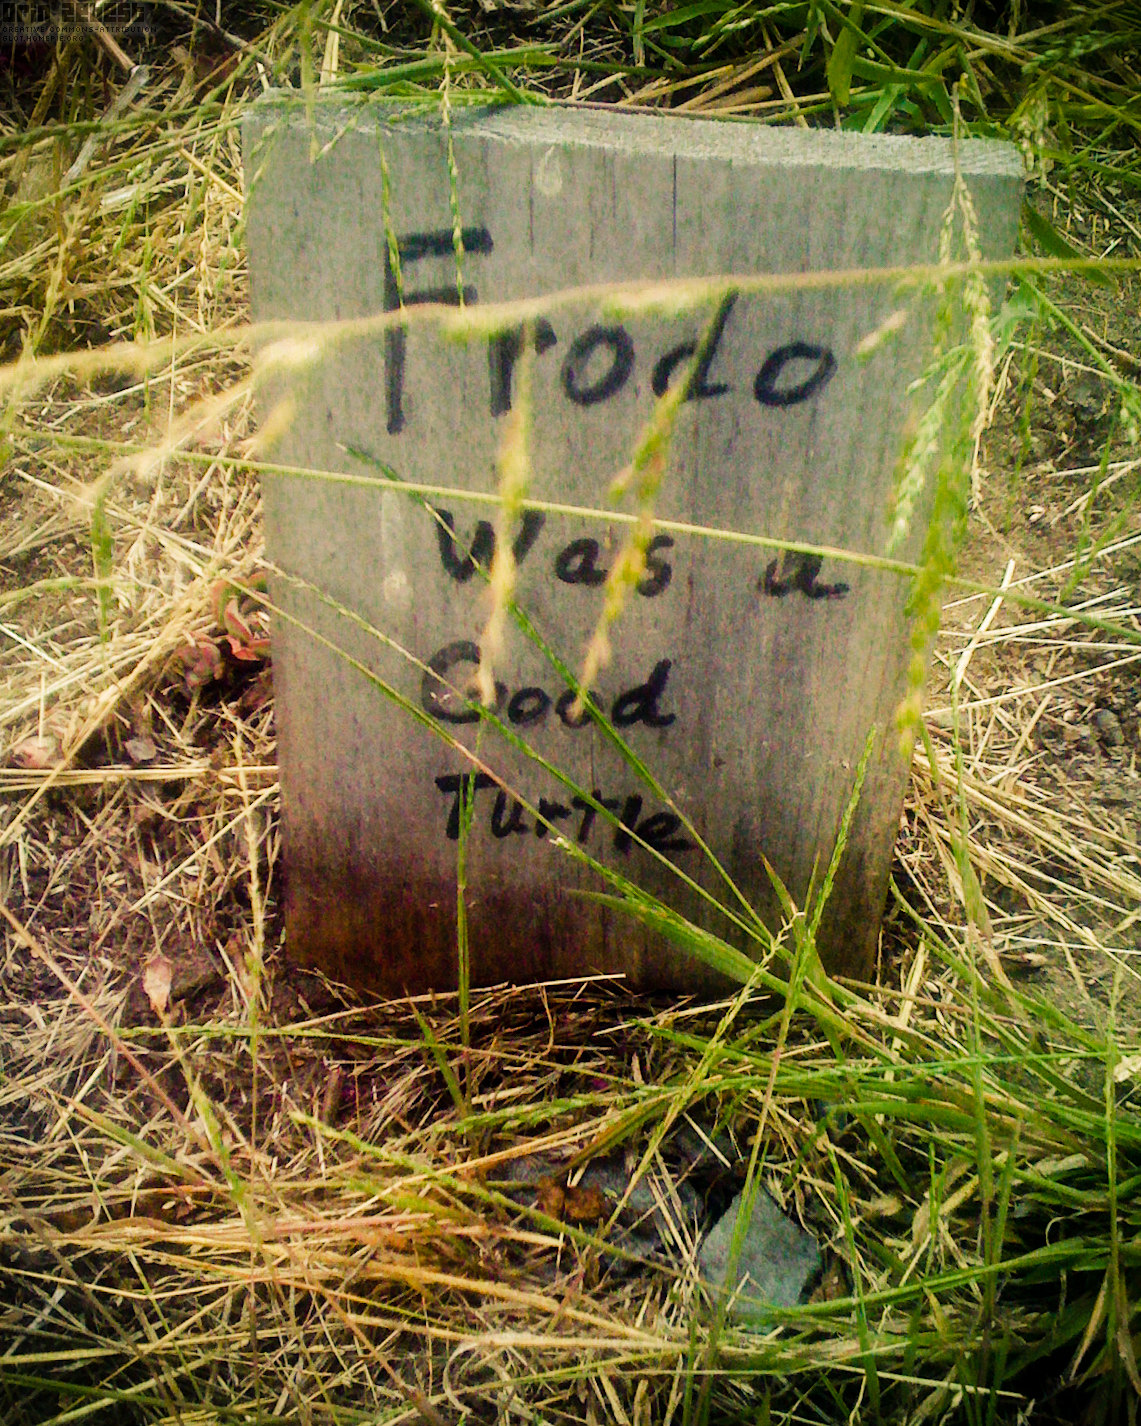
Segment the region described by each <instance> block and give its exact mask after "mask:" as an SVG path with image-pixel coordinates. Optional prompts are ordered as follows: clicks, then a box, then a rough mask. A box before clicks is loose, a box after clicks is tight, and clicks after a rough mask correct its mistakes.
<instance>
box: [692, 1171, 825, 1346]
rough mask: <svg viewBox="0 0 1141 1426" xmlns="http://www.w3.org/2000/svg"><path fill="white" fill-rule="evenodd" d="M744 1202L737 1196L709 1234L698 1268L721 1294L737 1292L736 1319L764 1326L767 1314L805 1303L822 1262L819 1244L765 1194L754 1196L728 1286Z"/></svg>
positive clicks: (699, 1251)
mask: <svg viewBox="0 0 1141 1426" xmlns="http://www.w3.org/2000/svg"><path fill="white" fill-rule="evenodd" d="M743 1198H744V1195H743V1193H739V1194H738V1195H737V1197H736V1198H735V1199H734V1200H733V1202H732V1203H731V1204H730V1205H729V1208H728V1210H727V1211H726V1212H725V1214H724V1215H723V1216H722V1217H721V1218H719V1219H718V1220H717V1222H716V1223H715V1224H714V1225H713V1227H712V1228H711V1229H710V1230H709V1232H708V1233H707V1234H706V1237H705V1241H704V1242H703V1243H702V1245H701V1247H700V1248H699V1249H698V1254H697V1262H698V1267H699V1268H700V1269H701V1276H702V1277H703V1278H704V1279H705V1280H706V1281H707V1282H708V1283H709V1284H710V1285H711V1286H712V1287H714V1288H715V1289H717V1290H718V1291H720V1292H721V1293H724V1294H729V1295H732V1294H734V1293H738V1289H739V1293H738V1295H737V1297H736V1299H735V1301H734V1303H733V1306H732V1315H733V1316H734V1317H735V1318H736V1319H737V1320H738V1321H741V1322H746V1323H748V1322H754V1323H757V1324H758V1325H760V1324H763V1323H765V1322H766V1320H767V1313H766V1308H769V1307H795V1306H796V1304H797V1303H798V1302H800V1301H802V1299H803V1297H804V1293H805V1290H806V1288H807V1287H808V1285H809V1284H810V1282H811V1281H812V1279H813V1278H814V1277H815V1276H816V1274H817V1273H818V1272H819V1271H820V1266H821V1261H822V1259H821V1256H820V1248H819V1247H818V1246H817V1243H816V1239H815V1238H813V1237H812V1235H811V1234H809V1233H806V1232H805V1231H804V1229H803V1228H801V1227H800V1226H799V1224H797V1223H794V1222H793V1221H792V1219H791V1218H788V1217H786V1215H785V1214H784V1213H782V1212H781V1210H780V1209H779V1208H778V1207H777V1205H776V1203H774V1202H773V1200H772V1198H770V1197H769V1195H768V1194H767V1193H765V1192H764V1191H763V1190H762V1191H761V1192H759V1193H758V1194H757V1195H756V1201H755V1202H754V1204H753V1211H752V1215H751V1217H750V1218H749V1223H748V1226H747V1228H746V1229H745V1232H744V1236H743V1238H742V1240H741V1249H740V1254H739V1256H738V1257H737V1261H736V1270H735V1272H734V1273H733V1277H732V1281H729V1280H728V1278H729V1268H730V1262H729V1259H730V1252H731V1248H732V1244H733V1235H734V1233H735V1231H736V1228H737V1217H738V1214H739V1212H740V1210H741V1204H742V1201H743Z"/></svg>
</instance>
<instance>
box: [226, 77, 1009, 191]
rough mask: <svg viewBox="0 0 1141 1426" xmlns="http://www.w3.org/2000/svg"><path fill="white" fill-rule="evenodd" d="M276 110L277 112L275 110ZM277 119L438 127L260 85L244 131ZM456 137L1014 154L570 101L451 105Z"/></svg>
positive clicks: (977, 142) (752, 153)
mask: <svg viewBox="0 0 1141 1426" xmlns="http://www.w3.org/2000/svg"><path fill="white" fill-rule="evenodd" d="M279 116H280V117H279ZM281 118H284V120H285V122H286V123H287V125H288V127H289V128H291V129H298V128H301V129H304V128H306V127H308V126H309V125H310V124H312V126H313V129H314V131H315V132H317V133H320V134H321V136H322V137H324V138H333V137H335V136H336V134H337V132H338V130H339V129H340V130H344V131H345V132H346V134H347V132H350V131H352V130H354V129H356V130H361V129H365V130H366V131H369V132H375V131H377V130H379V129H384V128H391V129H393V130H396V129H398V128H405V127H409V126H410V127H413V128H415V129H418V130H419V131H420V132H433V131H442V130H443V128H444V123H443V120H442V119H441V118H440V116H439V113H438V111H437V110H435V109H432V110H426V109H425V108H424V106H422V105H413V104H409V103H408V101H392V100H382V101H377V100H375V99H353V98H352V97H346V96H344V95H336V96H329V97H324V96H318V97H317V99H316V100H315V101H314V102H313V104H312V105H311V106H310V105H307V103H306V100H305V99H304V97H303V96H302V95H300V94H298V93H296V92H293V91H288V90H270V91H268V92H267V93H265V94H263V95H262V96H261V97H260V98H259V99H258V101H257V102H256V103H255V104H254V105H252V106H251V108H250V109H249V110H248V111H247V115H246V119H245V124H246V126H247V130H248V131H249V132H248V134H247V137H248V138H253V137H255V136H256V137H259V138H260V137H262V136H266V135H268V132H269V131H270V130H271V129H274V128H276V127H278V126H279V125H280V123H281ZM452 132H453V134H454V135H456V136H457V137H460V136H466V135H473V134H481V135H484V136H486V137H488V138H492V139H499V140H501V141H503V142H505V143H523V144H563V145H568V146H580V147H584V148H597V149H604V150H609V151H611V152H613V153H627V154H631V155H638V154H644V155H646V156H661V157H668V158H686V159H698V160H700V159H710V160H720V161H722V162H724V161H727V160H728V161H731V162H733V163H735V164H740V165H743V166H749V165H757V166H760V167H769V166H773V165H783V166H787V167H800V168H823V169H834V170H837V171H840V170H843V169H850V170H851V169H855V170H868V171H871V170H891V169H895V170H896V171H898V172H899V173H901V174H910V175H920V174H928V173H930V174H948V175H949V174H952V173H953V172H954V170H955V151H956V147H957V148H958V158H959V168H960V171H961V172H962V173H964V174H969V175H971V176H972V177H978V176H981V175H988V176H993V177H996V178H1006V179H1017V180H1018V181H1019V182H1021V181H1022V178H1023V165H1022V156H1021V154H1020V153H1019V151H1018V149H1017V148H1016V147H1015V145H1014V144H1012V143H1008V142H1006V141H1005V140H1002V139H963V140H960V141H959V142H958V144H957V145H956V142H955V140H953V139H949V138H942V137H939V136H928V137H924V138H917V137H915V136H914V135H909V134H861V133H850V132H848V131H846V130H836V129H801V128H793V127H791V126H781V125H773V124H760V123H755V124H750V123H742V122H739V121H738V122H727V121H726V120H724V119H714V118H708V117H704V116H700V115H687V114H686V115H683V114H672V113H661V114H647V113H628V112H625V111H623V110H620V109H602V108H586V107H583V106H579V105H574V104H551V105H543V106H539V105H514V104H486V105H473V106H471V107H470V108H468V107H465V108H463V109H459V110H455V111H453V115H452Z"/></svg>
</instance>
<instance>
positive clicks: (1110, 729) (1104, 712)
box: [1093, 708, 1125, 748]
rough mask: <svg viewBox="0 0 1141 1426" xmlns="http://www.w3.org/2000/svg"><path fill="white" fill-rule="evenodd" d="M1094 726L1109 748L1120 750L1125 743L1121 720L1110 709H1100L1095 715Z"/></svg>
mask: <svg viewBox="0 0 1141 1426" xmlns="http://www.w3.org/2000/svg"><path fill="white" fill-rule="evenodd" d="M1093 725H1094V727H1095V728H1096V729H1097V735H1098V737H1099V738H1100V739H1101V741H1102V742H1103V743H1104V744H1105V746H1106V747H1107V748H1119V747H1120V746H1121V745H1122V743H1123V742H1124V741H1125V734H1124V733H1123V732H1122V731H1121V720H1120V719H1119V718H1118V716H1117V714H1116V713H1114V712H1113V711H1112V710H1111V709H1109V708H1099V709H1098V710H1097V712H1096V713H1095V714H1094V715H1093Z"/></svg>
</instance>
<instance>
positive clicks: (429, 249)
mask: <svg viewBox="0 0 1141 1426" xmlns="http://www.w3.org/2000/svg"><path fill="white" fill-rule="evenodd" d="M460 237H461V241H462V246H463V252H464V254H465V256H469V257H470V256H478V255H486V254H488V253H490V252H493V251H494V248H495V244H494V242H493V241H492V237H491V233H490V232H489V230H488V229H487V228H484V227H469V228H463V229H462V230H461V234H460ZM455 239H456V235H455V232H454V231H453V229H451V228H438V229H433V230H432V231H430V232H424V233H408V234H405V235H404V236H402V237H400V238H398V239H397V240H396V241H395V243H394V244H393V246H395V248H396V253H397V256H398V261H399V266H398V267H396V266H394V264H393V253H392V252H391V251H389V250H386V253H385V270H384V309H385V311H386V312H394V311H397V310H399V309H400V308H402V307H412V306H417V305H420V304H423V303H427V302H443V303H448V304H449V305H452V306H455V305H456V304H458V302H459V300H460V296H459V288H458V286H457V284H456V282H455V281H454V279H453V281H452V282H451V283H450V284H448V285H441V286H437V287H419V288H414V287H411V286H408V285H407V284H406V283H405V276H406V274H407V273H408V270H409V268H410V267H411V266H412V265H413V264H414V263H417V262H420V261H422V260H423V259H425V258H430V257H437V258H439V257H454V255H455V252H456V241H455ZM478 297H479V294H478V291H477V289H476V288H475V287H474V286H473V285H472V284H471V283H465V284H464V289H463V300H464V302H465V303H466V304H468V305H471V304H472V303H474V302H476V301H478ZM736 302H737V294H736V293H735V292H730V293H728V294H727V295H726V296H725V297H724V298H723V299H722V301H721V305H720V306H719V307H718V309H717V313H716V315H715V316H714V318H713V323H712V326H711V328H710V331H709V334H708V337H707V339H706V340H705V341H704V342H702V343H699V342H698V341H697V339H696V338H692V339H689V340H687V341H684V342H679V343H678V344H677V345H676V346H673V347H671V348H670V349H669V350H668V351H665V352H662V353H661V354H660V355H659V356H658V357H657V359H656V360H655V362H654V364H653V368H652V371H651V373H650V386H651V389H652V390H653V393H654V395H655V396H664V395H665V393H666V392H667V391H668V390H669V387H670V382H671V380H672V379H673V377H674V376H675V374H677V373H678V372H680V371H682V370H688V372H689V375H688V389H687V390H686V393H685V399H686V400H687V401H708V400H711V399H713V398H715V397H718V396H724V395H725V394H726V392H728V391H729V390H730V388H729V386H728V385H727V384H726V383H725V382H722V381H716V380H714V379H713V370H714V366H715V363H716V361H717V353H718V350H719V348H720V345H721V338H722V336H723V335H724V333H725V328H726V325H727V324H728V321H729V317H730V315H731V313H732V311H733V308H734V306H735V305H736ZM524 332H525V329H524V328H523V327H522V326H518V327H515V328H513V329H510V330H508V331H504V332H498V333H495V334H494V335H493V336H491V337H489V338H488V344H487V370H488V411H489V412H490V414H491V415H492V416H504V415H506V414H507V412H508V411H510V410H511V397H512V392H511V383H512V375H513V373H514V369H515V364H516V362H517V361H518V360H519V356H520V353H521V352H522V350H523V341H524ZM530 341H531V344H532V345H533V346H534V349H535V351H536V353H537V354H538V355H539V356H542V355H544V354H545V353H546V352H549V351H551V350H553V349H554V348H555V347H557V346H559V336H558V334H557V333H556V331H555V329H554V327H553V326H552V325H551V323H550V322H548V321H547V320H546V318H545V317H540V318H539V319H538V320H537V321H535V322H534V323H533V324H531V326H530ZM406 354H407V333H406V332H404V331H403V330H402V329H401V328H399V327H392V328H389V329H388V330H387V331H386V332H385V339H384V401H385V424H386V426H387V429H388V432H389V434H390V435H396V434H397V433H398V432H399V431H402V430H403V429H404V423H405V416H404V365H405V357H406ZM636 358H637V353H636V349H635V345H634V338H633V337H632V336H631V334H630V333H629V331H628V330H627V329H626V328H625V327H624V326H623V325H622V324H621V323H620V322H615V323H609V324H599V323H595V324H593V325H592V326H590V327H588V328H587V329H586V331H584V332H580V333H579V334H578V335H577V336H576V337H575V338H574V340H573V341H571V342H570V344H569V346H567V347H566V348H565V355H564V357H563V360H562V362H561V364H560V366H559V385H560V387H561V389H562V392H563V394H564V396H566V398H567V400H568V401H570V402H572V403H573V404H574V405H575V406H596V405H598V404H599V403H600V402H603V401H609V400H610V399H611V398H612V397H614V396H617V395H618V393H619V392H620V391H621V390H622V389H623V387H625V385H626V384H627V382H628V381H629V380H630V377H631V375H632V374H633V371H634V367H635V362H636ZM835 371H836V358H835V356H834V355H833V354H832V352H831V350H830V349H829V348H828V347H825V346H819V345H817V344H816V343H814V342H805V341H792V342H786V343H784V344H783V345H782V346H779V347H777V348H776V349H775V350H774V351H771V352H769V353H768V355H767V356H766V357H765V359H764V361H763V362H762V363H761V365H760V367H759V368H758V369H757V373H756V376H755V377H754V379H753V396H754V398H755V399H756V401H757V402H758V404H759V405H761V406H768V407H777V408H780V407H787V406H798V405H800V403H801V402H803V401H807V400H809V398H810V397H812V396H815V395H816V393H817V392H818V391H820V390H821V389H822V388H823V387H824V386H826V385H827V383H828V382H829V381H831V379H832V377H833V375H834V374H835Z"/></svg>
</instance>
